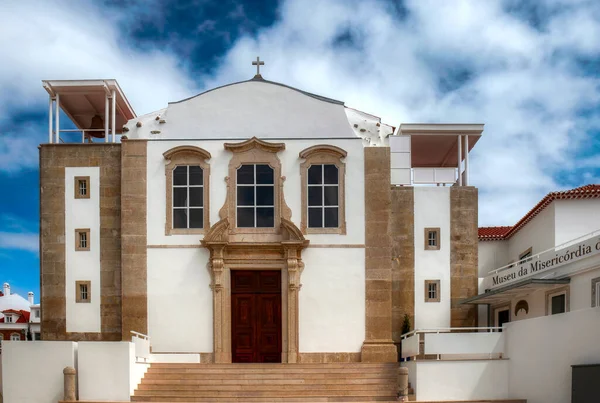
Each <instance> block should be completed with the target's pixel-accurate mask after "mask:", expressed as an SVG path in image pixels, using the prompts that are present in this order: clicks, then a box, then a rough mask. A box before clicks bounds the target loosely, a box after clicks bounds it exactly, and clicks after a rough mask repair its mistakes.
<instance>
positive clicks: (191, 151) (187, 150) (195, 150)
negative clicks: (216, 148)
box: [163, 146, 211, 160]
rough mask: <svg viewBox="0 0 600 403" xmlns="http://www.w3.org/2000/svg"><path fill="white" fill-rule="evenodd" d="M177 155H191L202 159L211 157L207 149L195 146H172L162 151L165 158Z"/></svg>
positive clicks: (168, 158)
mask: <svg viewBox="0 0 600 403" xmlns="http://www.w3.org/2000/svg"><path fill="white" fill-rule="evenodd" d="M179 155H193V156H195V157H198V158H201V159H203V160H208V159H210V158H211V155H210V153H209V152H208V151H206V150H205V149H203V148H200V147H196V146H179V147H174V148H171V149H170V150H168V151H165V152H164V153H163V157H165V159H167V160H170V159H173V157H177V156H179Z"/></svg>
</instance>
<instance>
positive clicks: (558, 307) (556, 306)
mask: <svg viewBox="0 0 600 403" xmlns="http://www.w3.org/2000/svg"><path fill="white" fill-rule="evenodd" d="M564 312H565V294H561V295H557V296H555V297H552V315H555V314H557V313H564Z"/></svg>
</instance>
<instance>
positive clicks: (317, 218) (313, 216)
mask: <svg viewBox="0 0 600 403" xmlns="http://www.w3.org/2000/svg"><path fill="white" fill-rule="evenodd" d="M308 226H309V227H310V228H321V227H323V209H321V208H309V209H308Z"/></svg>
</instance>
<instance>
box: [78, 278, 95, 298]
mask: <svg viewBox="0 0 600 403" xmlns="http://www.w3.org/2000/svg"><path fill="white" fill-rule="evenodd" d="M75 293H76V294H75V302H77V303H80V302H83V303H87V302H90V301H91V300H92V296H91V282H90V281H76V282H75Z"/></svg>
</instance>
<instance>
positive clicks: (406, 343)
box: [402, 334, 419, 358]
mask: <svg viewBox="0 0 600 403" xmlns="http://www.w3.org/2000/svg"><path fill="white" fill-rule="evenodd" d="M415 355H419V335H418V334H413V335H412V336H410V337H407V338H406V339H403V340H402V358H407V357H414V356H415Z"/></svg>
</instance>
